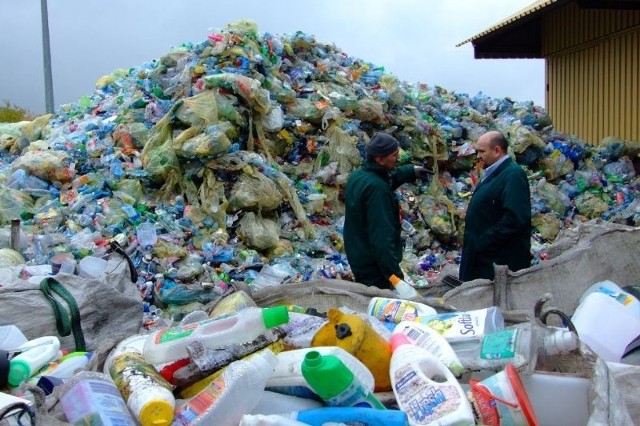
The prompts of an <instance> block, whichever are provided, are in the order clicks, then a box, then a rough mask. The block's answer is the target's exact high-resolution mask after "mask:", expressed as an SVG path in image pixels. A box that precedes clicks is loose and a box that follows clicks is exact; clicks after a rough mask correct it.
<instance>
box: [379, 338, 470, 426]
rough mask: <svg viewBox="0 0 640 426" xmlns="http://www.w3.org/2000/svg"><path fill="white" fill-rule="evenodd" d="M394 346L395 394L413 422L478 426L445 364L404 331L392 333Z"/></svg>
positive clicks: (392, 378)
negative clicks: (410, 339) (414, 342)
mask: <svg viewBox="0 0 640 426" xmlns="http://www.w3.org/2000/svg"><path fill="white" fill-rule="evenodd" d="M391 347H392V350H393V354H392V356H391V367H390V371H389V372H390V375H391V384H392V387H393V393H394V395H395V396H396V401H397V403H398V406H399V407H400V409H401V410H403V411H404V412H406V413H407V416H408V418H409V424H410V425H412V426H413V425H439V426H444V425H460V426H462V425H469V426H471V425H475V418H474V416H473V412H472V411H471V405H470V404H469V401H468V399H467V396H466V394H465V392H464V390H462V387H461V386H460V384H459V383H458V381H457V380H456V378H455V377H454V376H453V374H452V373H451V372H450V371H449V369H448V368H447V367H446V366H445V365H444V364H442V363H441V362H440V361H438V359H437V358H436V357H434V356H433V355H431V354H430V353H429V352H428V351H427V350H426V349H423V348H421V347H418V346H416V345H413V344H411V343H410V341H409V338H408V337H407V336H406V335H404V334H402V333H394V334H393V335H392V336H391Z"/></svg>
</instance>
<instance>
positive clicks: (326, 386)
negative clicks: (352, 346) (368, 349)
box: [301, 351, 386, 410]
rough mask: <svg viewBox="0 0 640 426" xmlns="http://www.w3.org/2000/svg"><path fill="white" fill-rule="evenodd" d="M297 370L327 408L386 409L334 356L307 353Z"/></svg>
mask: <svg viewBox="0 0 640 426" xmlns="http://www.w3.org/2000/svg"><path fill="white" fill-rule="evenodd" d="M301 370H302V376H303V377H304V378H305V380H306V381H307V383H308V384H309V386H310V387H311V389H313V391H314V392H315V393H317V394H318V396H319V397H320V398H322V399H323V400H324V401H325V402H326V403H327V405H330V406H334V407H369V408H377V409H380V410H384V409H386V407H385V406H384V405H383V404H382V403H381V402H380V401H379V400H378V398H376V397H375V395H374V394H373V393H372V392H371V391H369V390H368V389H367V388H366V386H365V385H364V384H362V383H361V382H360V380H358V378H357V377H356V376H354V374H353V372H352V371H351V370H350V369H349V367H347V366H346V365H345V363H344V362H342V360H341V359H340V358H338V357H337V356H335V355H322V354H321V353H320V352H318V351H310V352H308V353H307V354H306V355H305V357H304V360H303V361H302V368H301Z"/></svg>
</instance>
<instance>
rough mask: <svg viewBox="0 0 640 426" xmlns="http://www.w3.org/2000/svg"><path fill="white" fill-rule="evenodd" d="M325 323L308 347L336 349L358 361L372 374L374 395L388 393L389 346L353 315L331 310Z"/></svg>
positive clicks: (369, 326) (363, 321) (389, 385)
mask: <svg viewBox="0 0 640 426" xmlns="http://www.w3.org/2000/svg"><path fill="white" fill-rule="evenodd" d="M327 319H328V322H327V323H326V324H325V325H323V326H322V327H321V328H320V329H319V330H318V331H317V332H316V334H315V335H314V336H313V340H312V341H311V346H313V347H316V346H339V347H341V348H342V349H344V350H346V351H347V352H349V353H350V354H352V355H353V356H355V357H356V358H358V359H359V360H360V361H361V362H362V363H363V364H364V365H366V366H367V368H368V369H369V370H370V371H371V373H372V374H373V377H374V379H375V391H376V392H382V391H388V390H391V380H390V378H389V364H390V362H391V346H390V345H389V342H387V341H386V340H385V339H384V338H383V337H382V336H381V335H380V334H379V333H378V332H376V331H375V330H374V329H373V328H372V327H371V325H370V324H369V323H368V322H366V321H365V320H364V319H363V318H361V317H360V316H358V315H356V314H345V313H343V312H342V311H340V310H339V309H336V308H332V309H329V312H327Z"/></svg>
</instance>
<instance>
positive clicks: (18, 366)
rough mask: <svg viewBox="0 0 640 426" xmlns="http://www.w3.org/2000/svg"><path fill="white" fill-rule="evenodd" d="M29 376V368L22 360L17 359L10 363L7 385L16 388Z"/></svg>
mask: <svg viewBox="0 0 640 426" xmlns="http://www.w3.org/2000/svg"><path fill="white" fill-rule="evenodd" d="M30 376H31V368H30V367H29V364H27V363H26V362H25V361H24V360H21V359H17V360H13V361H11V365H10V367H9V384H10V385H11V386H18V385H19V384H20V383H22V382H24V381H25V380H27V379H28V378H29V377H30Z"/></svg>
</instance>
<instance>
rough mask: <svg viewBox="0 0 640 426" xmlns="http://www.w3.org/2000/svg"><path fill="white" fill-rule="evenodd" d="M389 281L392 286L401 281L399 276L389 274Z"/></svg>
mask: <svg viewBox="0 0 640 426" xmlns="http://www.w3.org/2000/svg"><path fill="white" fill-rule="evenodd" d="M389 281H390V282H391V284H393V286H394V287H395V286H396V285H398V283H399V282H400V281H401V280H400V278H399V277H397V276H396V275H391V276H390V277H389Z"/></svg>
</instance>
